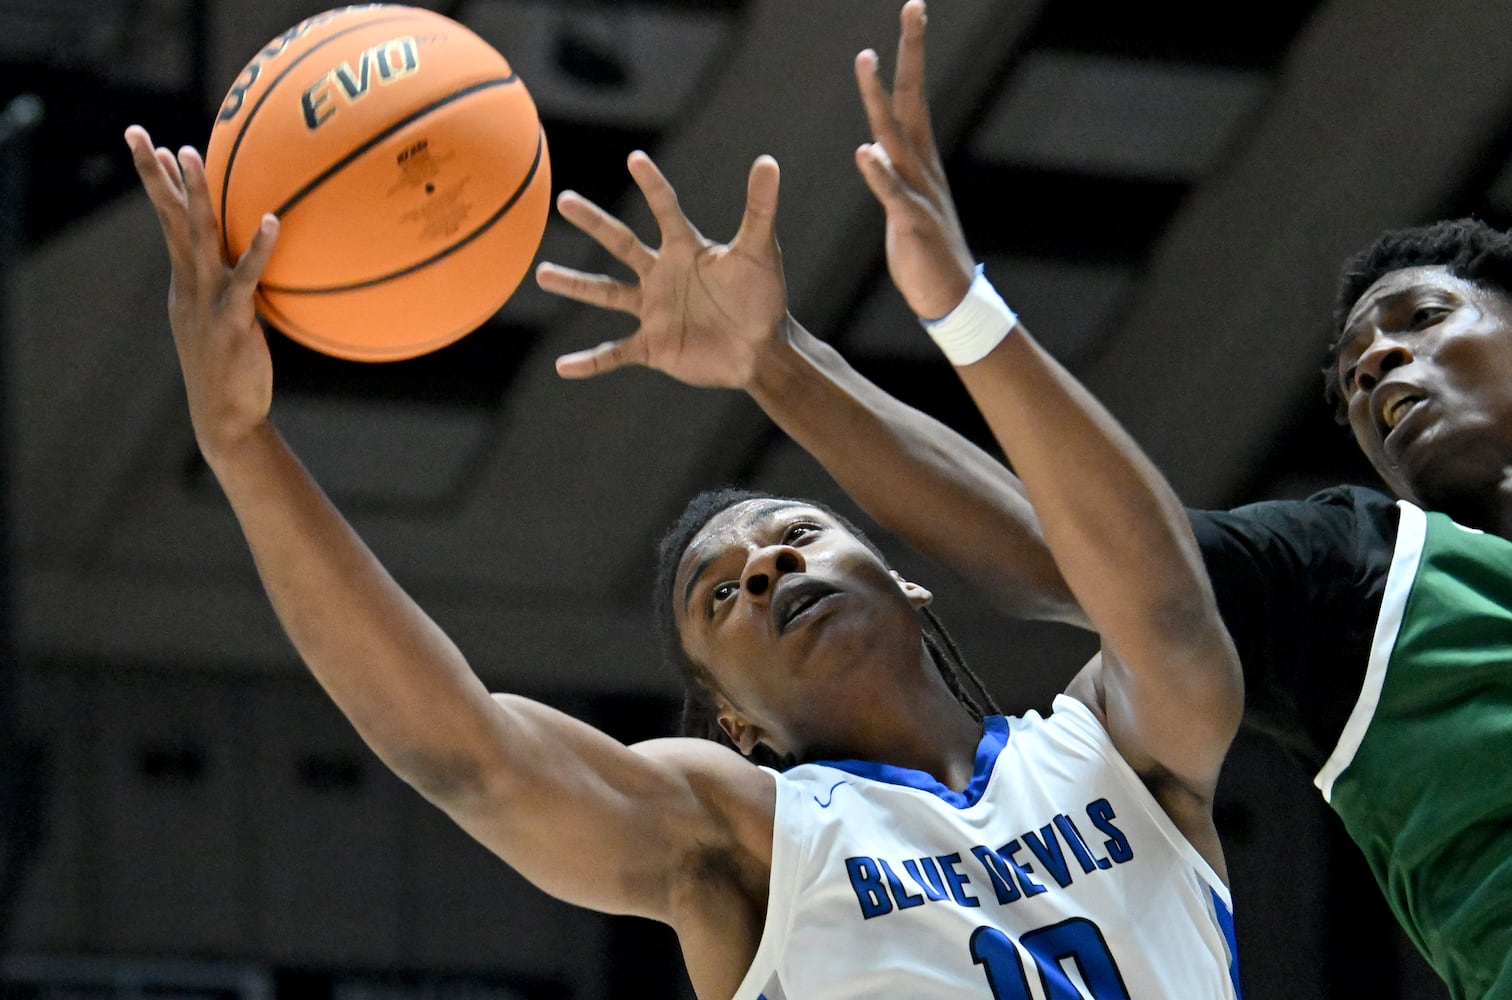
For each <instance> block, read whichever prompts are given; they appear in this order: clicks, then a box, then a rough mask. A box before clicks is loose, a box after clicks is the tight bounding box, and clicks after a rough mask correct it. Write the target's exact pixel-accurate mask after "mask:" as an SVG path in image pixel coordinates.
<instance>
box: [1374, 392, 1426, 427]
mask: <svg viewBox="0 0 1512 1000" xmlns="http://www.w3.org/2000/svg"><path fill="white" fill-rule="evenodd" d="M1420 402H1422V397H1421V396H1402V397H1401V398H1399V399H1393V400H1392V401H1391V402H1390V403H1388V404H1386V408H1385V409H1384V410H1382V411H1381V422H1382V423H1383V424H1385V425H1386V431H1387V433H1390V432H1391V431H1393V430H1395V429H1396V426H1397V424H1400V423H1401V422H1402V420H1403V419H1404V418H1405V417H1406V416H1407V414H1408V412H1409V411H1410V410H1411V409H1412V408H1413V407H1414V406H1416V405H1417V404H1418V403H1420Z"/></svg>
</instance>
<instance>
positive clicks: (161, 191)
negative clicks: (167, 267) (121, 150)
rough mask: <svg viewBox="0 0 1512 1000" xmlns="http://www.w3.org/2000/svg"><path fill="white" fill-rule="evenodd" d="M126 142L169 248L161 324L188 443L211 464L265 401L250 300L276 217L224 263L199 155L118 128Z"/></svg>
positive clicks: (266, 387) (264, 365) (262, 410)
mask: <svg viewBox="0 0 1512 1000" xmlns="http://www.w3.org/2000/svg"><path fill="white" fill-rule="evenodd" d="M126 145H127V146H129V147H130V148H131V158H132V162H133V163H134V164H135V165H136V171H137V176H138V177H140V178H141V181H142V187H144V188H146V190H147V197H148V198H150V199H151V200H152V207H153V208H155V209H156V210H157V217H158V223H159V224H160V225H161V226H162V228H163V240H164V242H165V243H166V244H167V245H168V259H169V262H170V263H171V265H172V278H171V281H170V283H169V287H168V320H169V323H170V325H171V326H172V328H173V342H174V345H175V346H176V347H177V349H178V357H179V366H180V367H181V368H182V369H183V374H184V386H185V388H186V389H187V391H188V396H189V415H190V419H191V420H192V421H193V424H194V433H195V437H196V439H197V440H198V441H199V445H200V448H201V450H202V451H204V452H205V457H206V458H207V459H212V457H213V453H214V452H215V451H216V449H217V448H218V447H220V446H222V445H226V444H230V443H233V442H234V441H235V440H236V439H237V438H238V437H240V436H241V435H243V434H245V433H246V432H247V431H249V430H251V429H252V428H253V427H255V426H256V425H257V424H259V423H261V422H262V421H263V420H264V419H265V418H266V417H267V415H268V409H269V406H270V405H271V403H272V396H273V365H272V361H271V360H270V359H269V356H268V345H267V341H266V340H265V339H264V337H263V331H262V327H261V326H260V325H259V324H258V322H257V314H256V310H255V309H254V307H253V304H252V295H253V292H255V291H256V289H257V282H258V279H259V278H260V277H261V276H262V271H263V267H264V265H266V264H267V262H268V257H269V255H270V254H272V252H273V244H274V241H275V240H276V239H277V236H278V220H277V219H276V218H275V217H274V216H272V215H266V216H264V217H263V220H262V224H261V225H260V226H259V227H258V230H257V235H256V236H254V237H253V239H252V245H251V246H250V247H248V248H247V251H246V252H245V253H244V254H242V256H241V259H240V260H238V261H237V262H236V264H235V266H228V265H227V264H226V262H225V261H224V259H223V258H222V257H221V248H220V236H219V234H218V231H217V228H216V224H215V213H214V211H213V210H212V208H211V202H210V192H209V189H208V185H207V182H206V180H205V164H204V161H203V160H201V159H200V155H199V153H198V152H196V151H195V150H194V149H193V148H191V147H188V146H185V147H184V148H183V149H180V150H179V153H178V156H177V157H175V156H174V155H173V153H171V152H169V151H168V150H167V149H164V148H162V147H154V146H153V145H152V139H151V137H149V136H148V134H147V131H146V129H143V128H142V127H141V126H139V125H133V126H131V127H130V128H128V129H127V130H126Z"/></svg>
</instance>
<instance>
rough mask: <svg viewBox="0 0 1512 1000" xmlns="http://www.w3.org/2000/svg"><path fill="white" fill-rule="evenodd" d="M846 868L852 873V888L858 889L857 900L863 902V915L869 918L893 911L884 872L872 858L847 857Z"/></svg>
mask: <svg viewBox="0 0 1512 1000" xmlns="http://www.w3.org/2000/svg"><path fill="white" fill-rule="evenodd" d="M845 870H846V871H847V872H849V873H850V883H851V888H852V889H854V890H855V891H856V902H858V903H860V904H861V916H862V917H864V918H865V919H867V920H870V919H871V918H872V917H880V916H882V915H883V914H884V913H891V912H892V908H893V907H892V900H891V899H889V898H888V895H887V887H886V886H884V885H883V884H882V872H881V871H880V870H879V869H878V868H877V863H876V862H875V861H873V860H872V859H871V858H846V859H845Z"/></svg>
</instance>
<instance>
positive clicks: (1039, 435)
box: [957, 327, 1217, 661]
mask: <svg viewBox="0 0 1512 1000" xmlns="http://www.w3.org/2000/svg"><path fill="white" fill-rule="evenodd" d="M957 372H958V373H959V374H960V377H961V379H962V382H963V383H964V384H965V385H966V387H967V389H968V391H969V392H970V393H971V395H972V398H973V399H974V400H975V401H976V403H977V405H978V407H979V409H980V410H981V412H982V415H983V417H984V418H985V419H986V421H987V423H988V426H989V427H990V428H991V429H992V431H993V434H994V436H995V437H996V438H997V440H998V442H999V443H1000V444H1001V445H1002V447H1003V450H1004V452H1005V454H1007V456H1008V458H1009V460H1010V461H1011V462H1012V463H1013V466H1014V468H1015V469H1017V470H1018V472H1019V474H1020V475H1021V476H1022V478H1023V484H1024V487H1025V490H1026V492H1027V495H1028V497H1029V499H1030V500H1031V501H1032V502H1033V504H1034V508H1035V510H1036V511H1038V512H1039V517H1040V523H1041V527H1042V530H1043V532H1044V535H1045V537H1046V539H1047V540H1048V541H1049V543H1050V548H1051V550H1052V551H1053V552H1054V554H1055V560H1056V562H1057V564H1058V566H1059V567H1060V570H1061V572H1062V574H1063V575H1064V577H1065V579H1066V581H1067V583H1068V585H1069V586H1070V588H1071V590H1072V591H1073V592H1074V593H1075V594H1076V596H1077V599H1078V600H1079V602H1080V603H1081V604H1082V606H1083V607H1084V608H1085V609H1086V611H1087V614H1088V615H1089V616H1090V617H1091V619H1092V621H1093V623H1094V624H1095V626H1096V628H1097V630H1098V631H1099V632H1100V633H1101V634H1102V635H1103V639H1104V643H1105V644H1108V645H1111V646H1112V647H1113V648H1115V649H1118V650H1119V651H1120V653H1121V654H1122V656H1123V657H1124V658H1125V659H1126V660H1130V659H1138V660H1145V661H1148V658H1149V656H1150V646H1151V643H1152V642H1164V641H1171V640H1175V641H1177V642H1180V641H1182V640H1184V639H1185V638H1187V637H1190V636H1191V634H1192V633H1191V632H1190V629H1191V626H1192V625H1193V624H1194V623H1213V622H1216V620H1217V619H1216V614H1214V613H1213V611H1212V608H1213V602H1212V597H1211V591H1210V588H1209V584H1208V581H1207V577H1206V574H1205V572H1204V570H1203V566H1202V560H1201V556H1200V553H1199V552H1198V550H1197V546H1196V543H1195V540H1194V539H1193V538H1192V534H1191V529H1190V526H1189V524H1188V522H1187V518H1186V514H1185V511H1184V509H1183V507H1182V505H1181V503H1180V501H1179V500H1178V499H1177V497H1176V496H1175V494H1174V492H1173V491H1172V490H1171V489H1170V487H1169V486H1168V485H1167V484H1166V482H1165V480H1164V479H1163V478H1162V477H1161V475H1160V474H1159V472H1158V471H1157V470H1156V469H1155V468H1154V466H1153V465H1152V464H1151V463H1150V462H1149V460H1148V459H1147V458H1146V457H1145V456H1144V455H1143V453H1142V452H1141V451H1140V450H1139V448H1138V447H1137V446H1136V445H1135V443H1134V442H1133V441H1132V440H1131V439H1130V438H1129V436H1128V435H1127V434H1126V433H1125V432H1124V431H1123V429H1122V428H1121V427H1119V426H1118V424H1117V423H1116V422H1115V421H1114V420H1113V418H1112V417H1111V416H1110V415H1109V414H1108V413H1107V411H1106V410H1104V409H1103V407H1102V406H1101V404H1099V403H1098V402H1097V400H1096V399H1094V398H1093V397H1092V396H1091V394H1090V393H1088V392H1087V391H1086V390H1085V389H1084V388H1083V387H1082V386H1081V385H1080V384H1079V383H1078V382H1076V380H1075V379H1074V378H1073V377H1072V376H1071V375H1070V374H1069V373H1068V372H1066V371H1065V369H1063V368H1062V367H1061V366H1060V365H1059V363H1057V362H1056V361H1055V360H1054V359H1053V358H1052V357H1051V356H1050V355H1049V354H1048V353H1047V352H1045V351H1044V350H1043V349H1042V348H1041V347H1040V346H1039V345H1038V344H1037V343H1036V342H1035V341H1034V340H1033V338H1032V337H1031V336H1029V334H1028V332H1027V331H1025V330H1024V329H1023V328H1022V327H1019V328H1017V329H1016V330H1015V332H1014V333H1013V334H1012V335H1011V336H1009V337H1008V338H1007V339H1005V340H1004V341H1002V342H1001V343H1000V344H999V345H998V346H997V347H996V348H995V349H994V350H993V351H992V352H991V353H990V354H988V355H987V357H986V358H984V359H983V360H981V361H980V362H977V363H975V364H969V365H966V366H964V367H958V368H957ZM1155 658H1156V659H1157V660H1158V659H1159V658H1160V655H1159V654H1155Z"/></svg>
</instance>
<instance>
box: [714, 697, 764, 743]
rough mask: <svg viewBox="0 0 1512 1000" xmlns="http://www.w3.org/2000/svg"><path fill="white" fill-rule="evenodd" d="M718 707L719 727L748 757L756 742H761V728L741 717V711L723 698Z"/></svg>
mask: <svg viewBox="0 0 1512 1000" xmlns="http://www.w3.org/2000/svg"><path fill="white" fill-rule="evenodd" d="M718 708H719V714H718V715H717V716H716V718H718V719H719V728H720V729H723V730H724V733H725V735H726V736H728V737H729V738H730V742H731V743H733V744H735V748H736V749H737V750H739V751H740V752H741V753H743V754H745V755H746V756H747V757H749V756H751V751H752V750H755V749H756V744H758V743H760V742H761V737H762V732H761V730H760V729H758V728H756V726H755V725H753V724H752V723H750V722H747V721H746V720H745V719H743V718H741V716H740V713H739V712H736V711H735V709H734V708H732V707H731V706H730V705H729V703H728V702H726V701H725V700H724V699H722V698H721V699H720V700H719V703H718Z"/></svg>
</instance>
